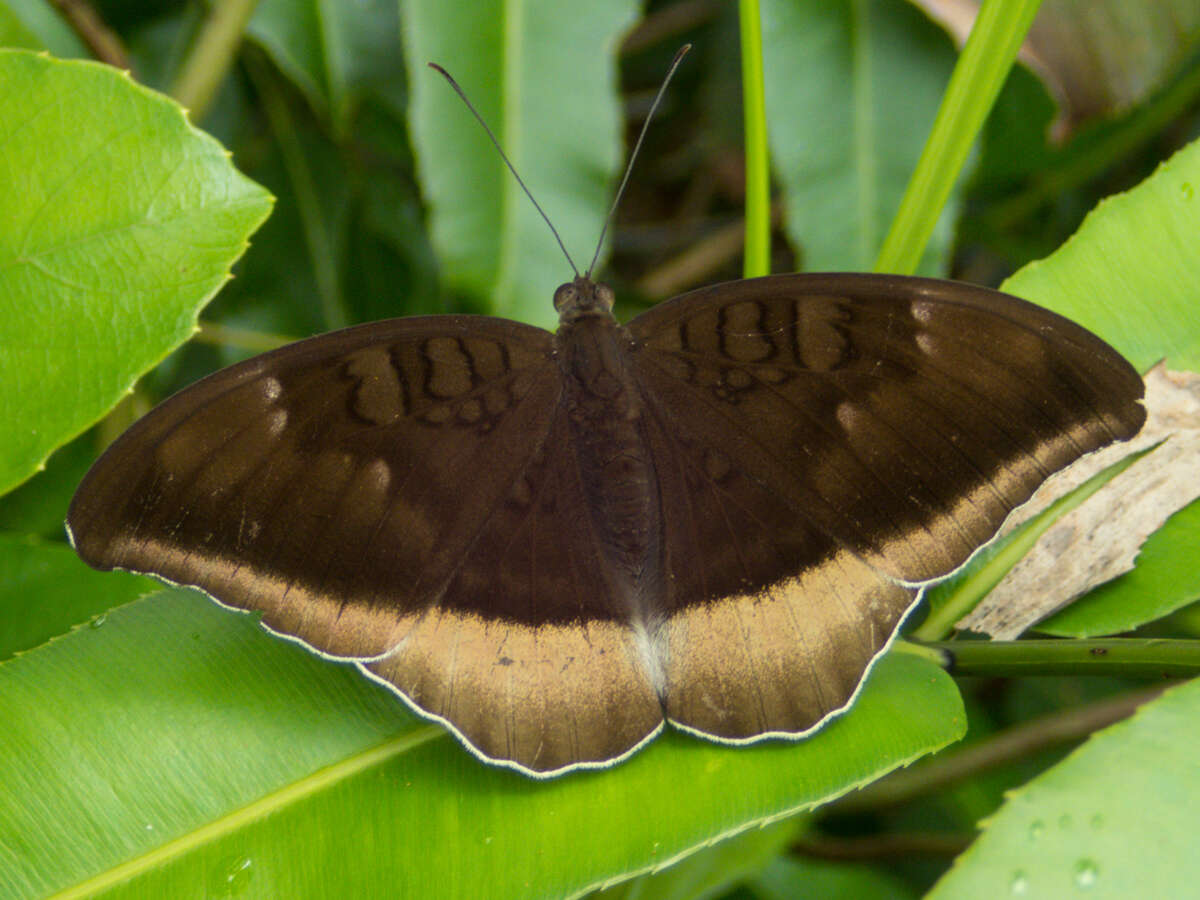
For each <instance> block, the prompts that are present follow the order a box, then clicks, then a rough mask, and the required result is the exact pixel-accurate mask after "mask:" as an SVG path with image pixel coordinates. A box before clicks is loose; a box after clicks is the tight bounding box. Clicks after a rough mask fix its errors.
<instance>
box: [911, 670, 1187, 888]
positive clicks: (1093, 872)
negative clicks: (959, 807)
mask: <svg viewBox="0 0 1200 900" xmlns="http://www.w3.org/2000/svg"><path fill="white" fill-rule="evenodd" d="M1198 743H1200V680H1195V681H1191V682H1189V683H1187V684H1184V685H1181V686H1179V687H1177V688H1174V689H1173V690H1170V691H1168V692H1167V693H1166V694H1164V695H1163V696H1162V697H1160V698H1159V699H1157V700H1155V701H1153V702H1152V703H1149V704H1147V705H1146V706H1145V707H1143V708H1142V709H1141V710H1140V711H1139V712H1138V713H1137V714H1136V715H1134V716H1133V718H1131V719H1128V720H1126V721H1124V722H1121V723H1120V724H1117V725H1114V726H1112V727H1111V728H1108V729H1106V730H1105V731H1103V732H1100V733H1098V734H1096V735H1094V736H1093V737H1092V738H1091V739H1090V740H1089V741H1088V742H1087V743H1086V744H1084V745H1083V746H1082V747H1080V748H1079V749H1078V750H1076V751H1075V752H1074V753H1072V754H1071V755H1070V756H1069V757H1067V758H1066V759H1065V760H1063V761H1062V762H1061V763H1059V764H1058V765H1056V766H1055V767H1054V768H1052V769H1050V770H1049V771H1047V772H1045V773H1044V774H1042V775H1040V776H1038V777H1037V778H1035V779H1034V780H1033V781H1031V782H1029V783H1028V784H1027V785H1025V786H1024V787H1022V788H1019V789H1018V790H1016V791H1013V792H1012V793H1011V794H1009V796H1008V799H1007V801H1006V802H1005V804H1004V807H1003V808H1002V809H1001V810H1000V811H999V812H998V813H997V814H996V815H995V816H994V817H993V818H992V819H991V820H990V821H988V822H986V823H985V825H984V832H983V834H982V835H981V836H980V837H979V839H978V840H977V841H976V842H975V844H974V845H973V846H972V847H971V848H970V849H969V850H968V851H967V852H966V853H965V854H963V855H962V856H961V857H959V859H958V860H957V861H956V862H955V864H954V868H953V869H951V871H950V872H949V873H948V874H947V875H946V876H945V877H944V878H943V879H942V880H941V881H940V882H938V884H937V886H936V887H935V889H934V890H933V892H932V893H931V894H930V897H931V898H932V900H938V898H959V897H1025V898H1030V900H1033V898H1038V897H1046V898H1055V900H1057V898H1061V897H1075V896H1084V897H1095V898H1109V897H1111V898H1122V900H1125V898H1129V897H1191V896H1195V893H1196V885H1197V883H1200V855H1197V854H1196V852H1195V848H1194V846H1193V844H1194V835H1195V822H1196V807H1197V804H1200V764H1198V763H1197V760H1196V746H1197V744H1198Z"/></svg>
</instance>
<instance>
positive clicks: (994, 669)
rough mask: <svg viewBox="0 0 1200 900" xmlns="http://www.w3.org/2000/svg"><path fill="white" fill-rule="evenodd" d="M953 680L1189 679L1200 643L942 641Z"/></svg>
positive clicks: (1196, 669) (1199, 661) (1198, 663)
mask: <svg viewBox="0 0 1200 900" xmlns="http://www.w3.org/2000/svg"><path fill="white" fill-rule="evenodd" d="M926 646H928V647H931V648H933V649H935V650H939V651H941V652H943V653H945V654H947V657H948V665H947V669H948V670H949V671H950V672H951V673H952V674H954V675H1008V676H1020V675H1120V676H1124V677H1129V678H1190V677H1193V676H1195V675H1200V640H1186V639H1174V638H1091V639H1079V640H1072V639H1062V638H1049V639H1041V640H1020V641H940V642H937V643H933V644H927V645H926Z"/></svg>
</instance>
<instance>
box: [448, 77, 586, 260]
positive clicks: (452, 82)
mask: <svg viewBox="0 0 1200 900" xmlns="http://www.w3.org/2000/svg"><path fill="white" fill-rule="evenodd" d="M429 68H431V69H433V70H434V71H436V72H437V73H438V74H439V75H441V76H442V77H443V78H445V79H446V81H448V82H450V87H452V88H454V93H456V94H458V96H459V99H460V100H462V102H463V103H465V104H466V105H467V109H469V110H470V111H471V115H473V116H474V117H475V121H477V122H478V123H479V124H480V125H482V126H483V130H484V131H486V132H487V136H488V138H489V139H491V142H492V145H493V146H494V147H495V148H496V152H497V153H499V154H500V158H501V159H502V160H504V164H505V165H506V166H508V171H510V172H512V176H513V178H515V179H517V184H519V185H520V186H521V190H523V191H524V192H525V196H526V197H528V198H529V202H530V203H532V204H533V208H534V209H536V210H537V211H538V214H539V215H540V216H541V217H542V220H543V221H544V222H545V223H546V225H547V226H548V227H549V229H550V233H551V234H553V235H554V239H555V240H556V241H558V247H559V249H560V250H562V252H563V256H565V257H566V258H567V263H568V265H570V267H571V271H572V272H574V273H575V277H576V278H578V277H579V269H578V268H576V266H575V260H573V259H571V254H570V253H568V252H567V248H566V245H565V244H563V240H562V238H561V237H559V235H558V229H557V228H555V227H554V223H553V222H551V221H550V217H549V216H548V215H546V211H545V210H544V209H542V207H541V205H540V204H539V203H538V202H537V200H535V199H534V198H533V194H532V193H531V192H530V190H529V188H527V187H526V186H525V182H524V181H522V180H521V176H520V175H518V174H517V170H516V169H515V168H514V167H513V164H512V163H511V162H509V160H508V157H507V156H505V155H504V148H503V147H501V146H500V142H499V141H498V140H496V135H494V134H492V129H490V128H488V123H487V122H485V121H483V116H481V115H480V114H479V111H478V110H477V109H475V107H474V106H473V105H472V104H471V101H470V100H468V99H467V95H466V94H465V93H463V89H462V88H460V87H459V86H458V82H457V81H455V80H454V78H453V76H451V74H450V73H449V72H447V71H446V70H445V69H443V68H442V67H441V66H439V65H438V64H437V63H433V62H431V63H429ZM597 252H599V251H597Z"/></svg>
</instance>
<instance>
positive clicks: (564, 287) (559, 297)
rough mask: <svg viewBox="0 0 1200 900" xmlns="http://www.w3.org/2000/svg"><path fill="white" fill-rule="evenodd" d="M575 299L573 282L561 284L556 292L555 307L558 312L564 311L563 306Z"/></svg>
mask: <svg viewBox="0 0 1200 900" xmlns="http://www.w3.org/2000/svg"><path fill="white" fill-rule="evenodd" d="M575 299H576V292H575V285H573V284H571V283H570V282H567V283H566V284H560V285H559V286H558V290H556V291H555V292H554V308H555V310H557V311H558V312H562V311H563V308H564V307H566V306H568V305H569V304H571V303H574V302H575Z"/></svg>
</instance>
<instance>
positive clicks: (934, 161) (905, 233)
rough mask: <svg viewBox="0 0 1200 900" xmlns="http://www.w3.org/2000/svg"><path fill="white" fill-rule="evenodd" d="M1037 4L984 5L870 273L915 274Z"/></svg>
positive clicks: (1003, 0) (1009, 0)
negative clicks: (934, 227) (873, 270)
mask: <svg viewBox="0 0 1200 900" xmlns="http://www.w3.org/2000/svg"><path fill="white" fill-rule="evenodd" d="M1040 3H1041V0H984V3H983V6H982V8H981V9H980V10H979V15H978V17H977V18H976V19H975V26H974V27H973V28H972V29H971V36H970V37H969V38H968V39H967V43H966V46H965V47H963V51H962V54H961V55H960V56H959V59H958V64H957V65H956V66H955V67H954V74H953V75H951V76H950V84H949V86H948V87H947V88H946V94H945V96H944V97H943V98H942V104H941V107H940V108H939V109H938V113H937V118H936V119H935V120H934V123H933V129H932V131H931V132H930V134H929V140H928V141H927V142H926V143H925V149H924V150H923V151H922V153H921V158H920V160H919V161H918V162H917V168H916V170H915V171H914V172H913V175H912V178H911V179H910V180H909V182H908V187H907V188H906V189H905V192H904V199H903V200H901V202H900V209H899V211H898V212H897V214H896V218H895V219H894V220H893V221H892V227H891V229H890V230H889V231H888V234H887V237H886V238H884V241H883V246H882V247H881V248H880V250H879V257H878V258H877V259H876V261H875V271H877V272H895V273H899V274H911V273H912V272H915V271H916V269H917V264H918V263H919V262H920V260H921V254H922V253H923V252H924V250H925V245H926V244H927V243H928V242H929V236H930V234H932V232H933V226H934V224H935V223H936V222H937V218H938V215H939V213H940V212H941V210H942V207H943V206H945V204H946V199H947V198H948V197H949V196H950V191H951V189H952V188H953V187H954V182H955V179H957V177H958V173H959V172H960V171H961V170H962V167H963V163H965V162H966V159H967V154H968V153H969V152H970V149H971V145H972V144H973V143H974V142H975V137H976V135H977V134H978V133H979V129H980V128H982V127H983V122H984V120H985V119H986V118H987V114H988V112H989V111H990V110H991V108H992V104H993V103H994V102H995V100H996V96H997V94H999V93H1000V88H1001V86H1002V85H1003V84H1004V79H1005V78H1006V77H1007V75H1008V71H1009V69H1011V68H1012V64H1013V61H1014V60H1015V59H1016V56H1017V51H1018V50H1019V49H1020V48H1021V43H1022V41H1024V40H1025V34H1026V33H1027V32H1028V31H1029V26H1030V25H1031V24H1033V17H1034V15H1035V14H1036V13H1037V10H1038V6H1039V5H1040Z"/></svg>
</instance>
